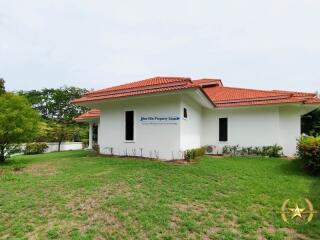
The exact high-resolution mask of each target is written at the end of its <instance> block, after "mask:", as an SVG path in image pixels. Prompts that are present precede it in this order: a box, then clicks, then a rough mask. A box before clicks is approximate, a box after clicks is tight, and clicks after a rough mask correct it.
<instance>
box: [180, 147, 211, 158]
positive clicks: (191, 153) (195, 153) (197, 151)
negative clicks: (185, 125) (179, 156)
mask: <svg viewBox="0 0 320 240" xmlns="http://www.w3.org/2000/svg"><path fill="white" fill-rule="evenodd" d="M205 152H206V148H205V147H201V148H194V149H189V150H186V151H185V152H184V159H185V160H187V161H190V160H193V159H195V158H197V157H200V156H203V155H204V154H205Z"/></svg>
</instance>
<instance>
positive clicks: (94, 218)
mask: <svg viewBox="0 0 320 240" xmlns="http://www.w3.org/2000/svg"><path fill="white" fill-rule="evenodd" d="M129 190H130V189H129V188H128V186H127V185H126V184H125V183H118V184H113V185H106V186H103V187H101V188H99V189H97V190H96V191H95V194H93V195H90V196H83V194H82V193H80V194H79V197H77V196H73V198H72V200H71V201H70V202H69V203H68V204H67V206H66V207H67V208H69V209H70V210H71V213H72V215H73V216H75V217H76V218H77V217H79V218H83V217H85V218H86V221H85V224H81V225H80V226H79V230H80V232H85V230H86V229H87V228H88V227H90V226H92V225H97V224H98V225H99V224H100V225H101V226H103V228H105V230H107V231H108V232H114V231H117V230H119V229H122V230H123V229H124V227H123V224H122V222H120V221H119V220H118V219H117V218H116V217H115V215H114V212H115V209H108V211H106V210H105V209H104V208H103V207H102V205H103V203H104V202H105V200H106V199H107V198H110V197H111V196H116V195H121V196H126V197H129V196H130V191H129ZM82 222H83V221H82Z"/></svg>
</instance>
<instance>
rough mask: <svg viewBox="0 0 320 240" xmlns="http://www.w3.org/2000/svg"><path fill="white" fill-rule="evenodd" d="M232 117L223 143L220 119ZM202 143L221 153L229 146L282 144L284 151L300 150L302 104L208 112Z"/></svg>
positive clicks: (290, 153)
mask: <svg viewBox="0 0 320 240" xmlns="http://www.w3.org/2000/svg"><path fill="white" fill-rule="evenodd" d="M223 117H227V118H228V141H227V142H219V118H223ZM202 134H203V139H202V145H215V146H217V149H218V150H219V151H220V152H221V150H222V147H223V146H225V145H232V146H234V145H239V146H240V147H250V146H253V147H256V146H269V145H273V144H278V145H280V146H282V147H283V153H284V154H285V155H288V156H293V155H294V154H295V153H296V143H297V142H296V140H297V138H298V137H299V135H300V110H299V107H289V106H283V107H278V106H262V107H248V108H232V109H231V108H230V109H228V108H225V109H215V110H214V111H209V110H207V111H205V113H204V117H203V133H202Z"/></svg>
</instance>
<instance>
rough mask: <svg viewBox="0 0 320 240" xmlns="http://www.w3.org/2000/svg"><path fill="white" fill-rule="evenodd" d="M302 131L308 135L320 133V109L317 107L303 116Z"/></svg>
mask: <svg viewBox="0 0 320 240" xmlns="http://www.w3.org/2000/svg"><path fill="white" fill-rule="evenodd" d="M301 132H302V133H305V134H308V135H319V134H320V109H319V108H318V109H316V110H314V111H312V112H310V113H307V114H306V115H304V116H302V118H301Z"/></svg>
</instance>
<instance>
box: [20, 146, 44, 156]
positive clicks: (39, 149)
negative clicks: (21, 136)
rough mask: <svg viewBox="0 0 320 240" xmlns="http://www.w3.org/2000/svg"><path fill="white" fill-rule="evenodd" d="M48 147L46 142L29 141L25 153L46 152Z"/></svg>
mask: <svg viewBox="0 0 320 240" xmlns="http://www.w3.org/2000/svg"><path fill="white" fill-rule="evenodd" d="M47 149H48V145H47V144H46V143H27V144H26V147H25V149H24V150H23V153H24V154H25V155H30V154H40V153H44V152H45V151H46V150H47Z"/></svg>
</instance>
